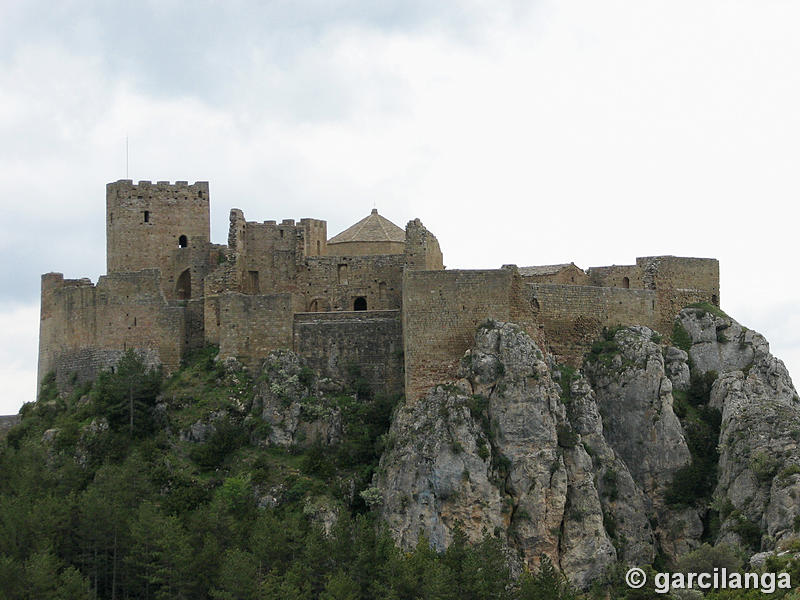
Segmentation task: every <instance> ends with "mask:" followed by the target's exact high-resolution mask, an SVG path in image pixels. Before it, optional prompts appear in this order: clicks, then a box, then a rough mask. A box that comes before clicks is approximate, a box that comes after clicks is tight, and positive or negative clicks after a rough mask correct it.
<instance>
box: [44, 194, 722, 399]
mask: <svg viewBox="0 0 800 600" xmlns="http://www.w3.org/2000/svg"><path fill="white" fill-rule="evenodd" d="M106 240H107V248H106V261H107V274H106V275H104V276H101V277H100V278H99V280H98V281H97V283H96V284H93V283H92V282H91V281H90V280H89V279H86V278H84V279H64V277H63V275H62V274H61V273H47V274H45V275H43V276H42V303H41V323H40V335H39V365H38V369H39V373H38V378H39V382H40V383H41V381H42V379H43V378H44V377H45V376H46V375H47V374H49V373H53V374H55V376H56V381H57V382H58V383H59V385H61V386H68V385H71V383H74V382H76V381H81V380H88V379H92V378H94V377H95V376H96V374H97V373H98V372H99V371H100V370H102V369H106V368H111V367H113V365H114V364H115V363H116V361H117V360H118V359H119V357H120V356H121V355H122V354H123V353H124V352H125V351H126V350H128V349H135V350H137V351H138V352H139V353H140V354H141V355H142V356H144V357H145V359H146V360H147V361H148V362H150V363H152V364H162V365H163V366H164V367H165V369H166V370H167V371H172V370H174V369H176V368H177V367H178V366H179V364H180V361H181V358H182V357H183V356H185V354H186V353H187V352H188V351H190V350H192V349H195V348H198V347H201V346H203V345H205V344H217V345H218V346H219V355H220V357H221V358H227V357H235V358H237V359H239V360H240V361H242V362H243V363H245V364H247V365H249V366H251V367H256V366H258V364H259V363H260V362H261V361H262V360H263V359H264V358H265V357H266V356H267V355H268V353H269V352H270V351H272V350H277V349H283V348H287V349H291V350H293V351H295V352H296V353H298V354H299V355H300V356H302V357H303V358H304V360H305V361H306V362H307V363H308V364H309V366H311V367H312V368H314V369H315V370H316V371H317V372H318V373H320V374H323V375H330V376H334V377H342V376H344V375H345V373H346V372H347V370H348V369H352V368H353V366H356V367H358V369H359V370H360V372H361V373H362V375H363V376H364V377H365V378H366V379H367V380H368V381H369V382H370V384H371V385H372V386H373V388H374V389H376V390H379V391H385V392H388V393H396V392H400V391H403V390H404V391H405V393H406V396H407V397H408V398H414V397H418V396H419V395H420V394H422V393H423V392H424V390H425V389H427V388H428V387H430V386H431V385H433V384H436V383H439V382H441V381H447V380H449V379H452V378H453V377H454V375H455V373H456V371H457V367H458V363H459V360H460V359H461V357H462V356H463V354H464V352H465V350H466V349H467V348H469V347H470V345H471V343H472V339H473V336H474V333H475V329H476V328H477V326H478V325H479V324H480V323H482V322H484V321H485V320H486V319H495V320H502V321H513V322H515V323H518V324H519V325H521V326H522V327H523V328H524V329H525V330H526V331H528V333H530V334H531V335H532V336H533V337H534V339H536V340H537V341H538V342H539V344H540V346H541V347H543V348H547V349H548V350H549V351H550V352H552V353H554V354H555V355H556V356H557V357H558V358H559V359H560V360H563V361H564V362H567V363H572V364H577V362H578V361H579V360H580V357H581V356H582V355H583V353H584V352H585V351H586V349H587V347H588V345H589V344H590V343H591V341H592V340H593V339H594V338H595V337H596V336H597V335H598V334H599V333H600V331H601V330H602V328H603V327H604V326H611V325H616V324H619V323H625V324H640V325H646V326H648V327H651V328H653V329H655V330H656V331H658V332H660V333H661V334H662V335H664V336H665V337H667V338H668V337H669V334H670V333H671V331H672V321H673V318H674V315H675V314H676V313H677V312H678V310H680V308H682V307H683V306H685V305H687V304H690V303H693V302H710V303H713V304H715V305H717V306H718V305H719V263H718V261H717V260H715V259H706V258H679V257H673V256H656V257H646V258H637V259H636V264H634V265H624V266H610V267H595V268H590V269H587V270H585V271H584V270H582V269H580V268H578V267H577V266H575V265H574V264H562V265H550V266H539V267H517V266H515V265H504V266H503V267H502V268H500V269H493V270H448V269H445V267H444V265H443V259H442V253H441V250H440V248H439V243H438V241H437V240H436V237H435V236H434V235H433V234H432V233H431V232H430V231H428V230H427V229H426V228H425V227H424V226H423V225H422V223H421V222H420V221H419V219H415V220H412V221H409V222H408V224H407V225H406V228H405V231H404V230H403V229H401V228H400V227H398V226H396V225H394V224H393V223H391V222H390V221H388V220H387V219H385V218H384V217H382V216H381V215H380V214H378V212H377V211H376V210H373V211H372V213H371V214H370V215H368V216H367V217H365V218H364V219H362V220H361V221H359V222H358V223H356V224H355V225H353V226H352V227H350V228H348V229H347V230H345V231H344V232H342V233H340V234H338V235H336V236H334V237H333V238H331V239H328V237H327V224H326V222H325V221H321V220H317V219H301V220H300V221H299V222H295V221H294V220H291V219H289V220H284V221H281V222H280V223H277V222H276V221H264V222H263V223H260V222H253V221H246V220H245V217H244V214H243V213H242V211H240V210H238V209H232V210H231V212H230V229H229V233H228V244H227V245H220V244H212V243H211V240H210V218H209V190H208V183H207V182H196V183H194V184H192V185H190V184H188V182H185V181H178V182H176V183H174V184H170V183H169V182H164V181H159V182H157V183H155V184H154V183H151V182H149V181H140V182H139V183H138V184H134V183H133V182H132V181H131V180H120V181H117V182H115V183H109V184H108V185H107V186H106Z"/></svg>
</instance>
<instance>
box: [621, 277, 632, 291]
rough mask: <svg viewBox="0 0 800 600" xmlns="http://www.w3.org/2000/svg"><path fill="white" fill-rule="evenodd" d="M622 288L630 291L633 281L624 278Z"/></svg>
mask: <svg viewBox="0 0 800 600" xmlns="http://www.w3.org/2000/svg"><path fill="white" fill-rule="evenodd" d="M622 287H624V288H625V289H628V288H629V287H631V280H630V279H628V278H627V277H623V278H622Z"/></svg>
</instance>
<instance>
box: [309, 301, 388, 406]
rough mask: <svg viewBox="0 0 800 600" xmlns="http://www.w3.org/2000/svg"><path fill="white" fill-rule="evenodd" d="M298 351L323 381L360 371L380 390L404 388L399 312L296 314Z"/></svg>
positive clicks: (344, 376)
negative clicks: (354, 370)
mask: <svg viewBox="0 0 800 600" xmlns="http://www.w3.org/2000/svg"><path fill="white" fill-rule="evenodd" d="M294 350H295V352H297V353H298V354H300V355H301V356H302V357H303V358H304V359H305V360H306V362H307V364H308V365H309V366H310V367H311V368H313V369H314V370H315V371H316V372H317V373H319V374H320V375H321V376H323V377H333V378H336V379H341V380H344V381H348V380H349V378H350V376H351V371H352V369H353V368H354V367H356V368H357V370H358V371H359V372H360V376H361V377H364V378H365V379H366V380H367V381H368V382H369V384H370V386H371V387H372V389H373V391H375V392H378V393H385V394H390V395H394V394H398V393H400V392H402V390H403V375H402V373H403V339H402V334H401V327H400V311H399V310H369V311H358V312H338V313H300V314H296V315H295V316H294Z"/></svg>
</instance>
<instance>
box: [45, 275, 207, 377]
mask: <svg viewBox="0 0 800 600" xmlns="http://www.w3.org/2000/svg"><path fill="white" fill-rule="evenodd" d="M159 284H160V280H159V271H158V270H146V271H139V272H137V273H113V274H111V275H107V276H103V277H101V278H100V279H99V281H98V283H97V285H93V284H92V283H91V281H89V280H88V279H79V280H69V279H67V280H65V279H64V278H63V276H62V275H61V274H60V273H48V274H46V275H43V276H42V311H41V321H40V329H39V348H40V350H39V371H38V381H39V382H40V383H41V380H42V379H43V378H44V376H45V375H47V374H48V373H50V372H56V375H57V381H58V382H59V384H60V385H61V384H63V383H65V381H66V378H67V377H68V376H71V373H73V372H75V373H77V375H78V381H83V380H87V379H92V378H94V377H95V376H96V375H97V373H98V372H99V371H100V370H101V369H105V368H108V367H110V366H112V365H113V364H114V363H115V362H116V361H117V360H118V359H119V357H120V356H121V355H122V353H123V352H125V351H126V350H127V349H135V350H137V351H138V352H140V353H141V354H142V355H143V356H144V357H145V358H146V360H147V361H148V362H150V363H152V364H157V363H161V364H163V365H164V367H165V368H166V369H167V371H171V370H173V369H175V368H177V367H178V366H179V364H180V359H181V356H182V353H183V352H184V351H185V350H186V349H188V348H191V347H195V346H197V345H199V344H202V302H201V301H198V300H192V301H169V302H168V301H167V300H165V299H164V297H163V295H162V293H161V290H160V285H159Z"/></svg>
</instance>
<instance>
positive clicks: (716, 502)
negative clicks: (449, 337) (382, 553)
mask: <svg viewBox="0 0 800 600" xmlns="http://www.w3.org/2000/svg"><path fill="white" fill-rule="evenodd" d="M672 337H673V342H674V343H675V344H676V346H681V347H673V346H668V345H665V344H662V343H661V339H660V336H659V335H658V334H656V333H655V332H653V331H651V330H650V329H648V328H646V327H621V328H618V329H614V330H609V331H606V332H604V336H603V338H602V339H600V340H598V341H597V342H595V344H594V345H593V346H592V349H591V352H589V353H588V354H587V356H586V359H585V361H584V363H583V366H582V368H581V369H580V370H578V371H575V370H573V369H570V368H569V367H566V366H563V365H559V364H556V362H555V361H554V360H553V359H552V358H551V357H549V356H546V355H544V354H543V353H542V351H541V350H540V349H539V347H538V346H537V345H536V343H534V341H533V340H532V339H531V338H530V337H529V336H528V335H527V334H525V333H524V332H523V331H522V330H521V329H520V328H519V327H517V326H516V325H514V324H512V323H494V322H487V323H485V324H484V325H483V326H482V327H481V328H480V329H479V330H478V332H477V334H476V336H475V343H474V346H473V347H472V348H471V349H470V350H468V351H467V353H466V354H465V355H464V357H463V359H462V361H461V371H460V374H459V375H460V378H459V379H458V380H456V381H452V382H443V383H442V384H441V385H439V386H437V387H435V388H433V389H431V390H430V391H429V392H428V394H427V395H426V396H425V397H424V398H422V399H421V400H419V401H417V402H415V403H407V404H405V405H403V406H401V407H400V408H399V409H398V410H397V412H396V414H395V417H394V420H393V423H392V426H391V429H390V431H389V434H388V440H387V443H386V450H385V452H384V454H383V456H382V457H381V460H380V466H379V468H378V474H377V475H376V478H375V481H374V486H375V488H376V490H377V491H378V492H379V494H380V498H379V502H377V503H376V504H378V506H379V508H378V510H379V512H380V513H381V516H382V517H383V519H384V520H385V521H386V522H387V523H388V524H389V526H390V528H391V531H392V533H393V535H394V537H395V539H396V540H397V541H398V542H399V543H400V544H401V545H403V546H405V547H411V546H413V545H414V544H415V543H416V542H417V541H418V539H419V537H420V536H421V535H424V536H426V538H427V539H428V540H429V541H430V542H431V543H432V544H433V545H434V546H435V547H437V548H444V547H446V546H447V545H448V544H449V542H450V541H451V540H452V539H453V536H454V534H455V532H456V531H457V530H461V531H463V532H464V534H465V535H466V536H467V537H468V538H469V539H471V540H479V539H481V538H483V537H484V536H486V535H492V536H497V537H499V538H501V539H502V540H503V541H504V542H505V543H506V544H507V545H508V547H510V548H511V549H513V550H515V551H517V553H518V555H519V556H520V557H521V559H522V560H523V561H524V562H525V563H527V564H528V565H529V566H535V565H537V564H538V562H539V560H540V558H541V556H543V555H547V556H548V557H549V558H550V559H551V560H552V562H553V563H554V564H555V565H558V566H559V567H560V568H561V569H562V570H563V572H564V573H565V574H566V575H567V576H568V578H569V579H570V581H571V582H572V583H574V584H576V585H577V586H580V587H586V586H587V585H588V584H589V583H590V582H591V581H593V580H594V579H597V578H598V577H600V576H602V574H603V573H604V572H605V571H606V570H607V569H608V567H609V566H610V565H612V564H613V563H615V562H616V561H622V562H624V563H629V564H638V565H641V564H643V563H651V562H652V561H653V560H655V559H656V558H657V557H659V556H660V557H661V558H662V560H663V559H666V560H671V559H676V558H677V557H679V556H680V555H682V554H685V553H686V552H688V551H690V550H692V549H694V548H696V547H698V546H699V545H700V544H701V543H702V542H711V543H715V542H722V541H734V542H737V543H739V544H741V545H742V546H744V547H748V548H749V549H750V550H751V552H757V551H759V550H770V549H772V548H775V547H776V545H778V544H780V543H781V542H783V541H785V540H788V539H790V538H791V537H792V536H794V535H796V530H798V529H800V500H798V498H800V495H798V494H799V493H800V489H798V486H800V452H798V448H797V442H798V440H800V401H798V396H797V393H796V392H795V390H794V387H793V386H792V382H791V380H790V379H789V376H788V373H787V371H786V369H785V367H784V366H783V364H782V363H781V362H780V361H779V360H777V359H776V358H775V357H773V356H772V355H771V354H770V353H769V347H768V344H767V342H766V341H765V340H764V338H763V337H762V336H761V335H759V334H757V333H755V332H752V331H749V330H747V329H746V328H744V327H742V326H741V325H739V324H738V323H736V322H735V321H733V320H732V319H730V318H729V317H727V316H726V315H724V314H723V313H721V312H720V311H719V310H718V309H715V308H714V307H710V306H701V307H698V308H687V309H684V310H683V311H682V312H681V313H680V314H679V315H678V317H677V319H676V325H675V331H674V333H673V336H672Z"/></svg>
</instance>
